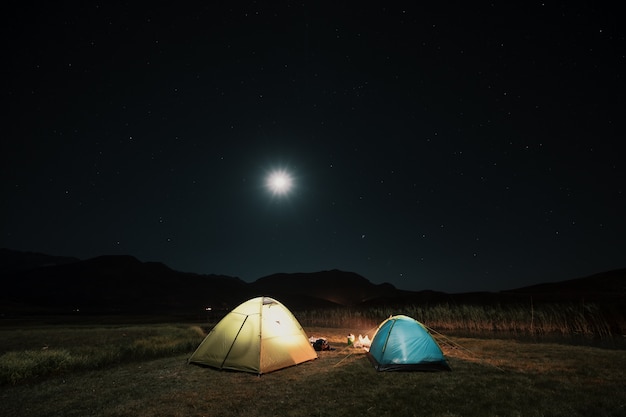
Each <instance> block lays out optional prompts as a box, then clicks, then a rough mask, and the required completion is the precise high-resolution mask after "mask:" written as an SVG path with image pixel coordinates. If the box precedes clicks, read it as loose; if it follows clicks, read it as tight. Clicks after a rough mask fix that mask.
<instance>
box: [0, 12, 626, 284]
mask: <svg viewBox="0 0 626 417" xmlns="http://www.w3.org/2000/svg"><path fill="white" fill-rule="evenodd" d="M10 3H15V4H13V5H11V6H6V7H5V10H4V13H3V14H4V17H3V21H4V22H3V26H4V27H3V29H2V30H3V32H4V33H3V44H4V46H3V65H2V68H3V77H2V78H3V85H4V88H3V94H4V102H5V111H4V117H3V118H4V129H3V133H2V136H3V137H4V138H3V140H2V144H1V145H0V155H1V156H0V158H1V159H0V163H1V168H0V170H1V171H0V172H1V179H2V181H1V184H0V185H1V193H2V204H1V206H0V207H1V214H2V216H1V220H0V233H1V234H0V247H4V248H9V249H14V250H21V251H33V252H42V253H46V254H50V255H63V256H75V257H78V258H81V259H87V258H91V257H95V256H99V255H111V254H124V255H132V256H135V257H137V258H138V259H140V260H141V261H157V262H163V263H165V264H166V265H168V266H170V267H171V268H173V269H176V270H179V271H185V272H196V273H202V274H224V275H231V276H237V277H240V278H241V279H243V280H245V281H254V280H256V279H258V278H260V277H263V276H265V275H269V274H272V273H276V272H317V271H322V270H330V269H341V270H345V271H352V272H356V273H358V274H360V275H362V276H364V277H365V278H367V279H369V280H370V281H372V282H374V283H382V282H390V283H392V284H394V285H395V286H396V287H398V288H401V289H407V290H422V289H433V290H440V291H447V292H465V291H482V290H488V291H497V290H503V289H510V288H516V287H520V286H525V285H530V284H535V283H540V282H548V281H560V280H565V279H570V278H577V277H581V276H586V275H590V274H593V273H597V272H603V271H606V270H610V269H615V268H623V267H626V190H625V185H624V184H625V179H626V162H625V161H626V158H625V156H626V155H625V152H624V145H623V143H624V138H626V129H625V127H626V126H625V117H624V116H625V115H626V104H625V103H626V100H625V94H624V93H625V88H624V87H625V85H624V77H626V57H625V53H626V52H625V51H626V43H625V34H624V25H623V19H622V18H621V15H620V14H619V13H618V12H617V10H614V9H612V8H610V6H606V5H605V4H603V3H598V4H596V3H594V2H582V1H567V2H550V1H546V2H540V1H526V2H518V3H519V4H517V5H511V3H512V2H505V1H496V2H458V3H457V2H434V3H436V4H435V5H433V4H431V3H432V2H428V5H427V6H424V5H422V4H421V3H423V2H406V3H405V4H402V3H399V2H384V1H381V2H351V3H347V2H320V1H314V2H306V1H305V2H302V1H299V2H288V1H284V2H282V1H281V2H269V1H268V2H264V1H251V2H239V1H225V2H217V3H218V4H217V5H216V4H214V3H216V2H206V1H205V2H193V3H191V2H170V3H171V4H170V5H169V6H156V5H149V6H146V5H145V4H136V5H133V3H141V2H129V3H131V5H126V6H121V5H109V4H108V3H109V2H102V3H99V2H89V1H85V2H76V3H72V2H49V3H45V4H40V5H37V6H36V7H35V6H33V4H35V3H37V2H10ZM116 3H117V2H116ZM146 4H147V3H146ZM615 7H617V6H615ZM7 106H8V109H7V108H6V107H7ZM276 171H282V172H284V173H286V174H287V175H288V176H289V178H287V179H286V181H291V184H292V188H291V189H290V190H289V191H287V192H285V193H276V192H273V191H272V190H271V189H269V188H268V184H267V181H268V176H269V175H271V174H272V173H273V172H276ZM294 285H297V283H294Z"/></svg>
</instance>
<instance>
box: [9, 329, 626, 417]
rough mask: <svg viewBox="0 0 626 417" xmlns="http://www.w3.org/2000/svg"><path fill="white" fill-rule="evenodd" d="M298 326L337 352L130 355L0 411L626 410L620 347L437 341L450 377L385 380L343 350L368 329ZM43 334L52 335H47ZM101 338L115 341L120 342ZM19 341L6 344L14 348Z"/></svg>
mask: <svg viewBox="0 0 626 417" xmlns="http://www.w3.org/2000/svg"><path fill="white" fill-rule="evenodd" d="M152 327H155V328H156V329H152ZM163 327H166V328H168V327H170V326H156V325H155V326H137V328H136V329H135V328H133V327H125V328H111V327H105V328H101V329H98V328H97V326H96V328H95V329H94V331H96V332H97V331H98V330H99V331H101V332H103V333H109V332H113V333H117V332H119V331H123V332H124V333H126V336H125V337H127V338H128V337H129V338H131V339H134V338H137V340H144V339H145V340H147V338H149V337H152V336H154V335H155V334H162V333H164V332H165V330H164V329H163ZM172 327H173V328H175V329H178V330H181V329H182V330H183V331H182V334H187V331H189V332H190V333H195V331H196V330H192V328H193V327H194V325H180V326H172ZM122 329H123V330H122ZM43 330H45V329H38V331H37V332H35V333H36V334H40V332H43ZM59 330H61V329H59ZM74 330H76V332H77V334H76V335H74V336H73V343H80V342H79V340H80V339H81V336H80V333H81V331H82V330H86V329H80V330H79V329H74ZM178 330H176V331H178ZM305 330H306V332H307V334H308V335H309V336H315V337H325V338H326V339H327V340H328V341H329V343H330V345H331V346H332V347H333V348H334V349H335V350H333V351H324V352H318V356H319V357H318V359H316V360H313V361H310V362H306V363H303V364H300V365H297V366H294V367H290V368H286V369H282V370H279V371H276V372H272V373H269V374H265V375H262V376H260V377H259V376H256V375H252V374H248V373H242V372H229V371H218V370H215V369H212V368H204V367H200V366H196V365H189V364H187V359H188V357H189V355H190V354H191V353H192V351H193V348H189V349H188V350H187V351H185V352H179V353H173V354H167V355H165V356H163V357H158V358H152V359H142V360H139V358H138V357H135V359H134V360H132V361H125V362H121V363H116V364H114V365H113V366H107V367H102V368H99V369H97V370H90V371H88V370H85V369H83V370H82V371H72V372H69V371H68V372H62V373H60V374H56V375H49V376H48V377H46V378H39V379H37V380H33V379H30V380H29V381H28V382H27V383H20V384H15V385H11V384H5V385H4V386H2V387H0V404H2V415H3V416H5V417H13V416H35V417H39V416H55V417H56V416H64V417H73V416H77V417H78V416H80V417H84V416H107V417H109V416H111V417H112V416H116V417H117V416H181V417H182V416H190V417H195V416H224V417H228V416H247V417H257V416H337V417H344V416H346V417H347V416H351V417H354V416H355V415H358V416H470V417H472V416H480V417H485V416H568V417H572V416H625V415H626V394H624V393H625V392H626V382H625V380H624V376H623V369H626V352H625V351H623V350H618V349H602V348H597V347H589V346H572V345H567V344H554V343H521V342H519V341H516V340H512V339H506V340H504V339H479V338H458V337H446V338H445V339H444V340H441V346H442V349H443V351H444V354H445V356H446V358H447V360H448V361H449V363H450V365H451V367H452V372H435V373H429V372H426V373H424V372H389V373H385V372H376V371H375V370H374V368H373V366H372V365H371V363H370V362H369V360H368V359H367V357H366V354H365V352H364V351H363V350H362V349H356V348H354V347H349V346H348V345H347V338H346V336H347V334H348V333H357V332H365V331H367V330H368V329H364V328H327V327H311V328H305ZM50 331H51V332H52V333H54V329H50ZM65 331H66V332H69V333H66V334H71V333H72V331H70V330H67V329H66V330H65ZM168 331H169V330H168ZM3 333H5V334H6V330H5V331H3ZM9 333H10V332H9ZM84 334H89V337H88V338H87V339H84V341H87V340H90V338H92V337H93V334H92V333H89V332H87V333H84ZM84 334H83V335H84ZM146 335H148V337H147V338H146ZM370 336H372V335H371V334H370ZM103 337H104V339H108V340H112V339H115V338H116V337H119V336H114V335H109V336H103ZM179 337H181V335H179ZM182 337H185V338H186V337H187V336H182ZM16 343H17V344H19V343H18V342H17V341H16V340H13V345H14V346H15V344H16ZM89 343H91V342H89ZM130 344H132V343H130ZM194 348H195V346H194Z"/></svg>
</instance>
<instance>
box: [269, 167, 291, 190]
mask: <svg viewBox="0 0 626 417" xmlns="http://www.w3.org/2000/svg"><path fill="white" fill-rule="evenodd" d="M266 185H267V188H268V189H269V190H270V191H271V192H272V194H274V195H284V194H287V193H288V192H289V191H290V190H291V188H292V187H293V179H292V178H291V175H289V173H288V172H286V171H282V170H281V171H274V172H272V173H270V174H269V176H268V177H267V181H266Z"/></svg>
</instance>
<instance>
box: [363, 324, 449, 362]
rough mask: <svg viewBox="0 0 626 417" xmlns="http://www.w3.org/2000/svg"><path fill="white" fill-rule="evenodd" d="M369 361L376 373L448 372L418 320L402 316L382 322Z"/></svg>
mask: <svg viewBox="0 0 626 417" xmlns="http://www.w3.org/2000/svg"><path fill="white" fill-rule="evenodd" d="M367 356H368V358H369V359H370V361H371V362H372V364H373V365H374V367H375V368H376V370H377V371H449V370H450V366H449V365H448V363H447V362H446V359H445V358H444V356H443V352H442V351H441V348H440V347H439V345H438V344H437V342H436V341H435V339H433V337H432V336H431V334H430V333H429V332H428V330H427V329H426V328H425V327H424V325H423V324H422V323H420V322H419V321H417V320H415V319H413V318H411V317H408V316H404V315H398V316H392V317H389V318H388V319H387V320H385V321H383V322H382V323H381V324H380V325H379V326H378V329H377V330H376V334H374V337H373V338H372V343H371V346H370V350H369V352H368V353H367Z"/></svg>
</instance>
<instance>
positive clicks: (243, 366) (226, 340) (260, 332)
mask: <svg viewBox="0 0 626 417" xmlns="http://www.w3.org/2000/svg"><path fill="white" fill-rule="evenodd" d="M316 358H317V353H315V350H314V349H313V347H312V346H311V343H310V342H309V339H308V337H307V335H306V334H305V333H304V330H303V329H302V326H300V323H299V322H298V320H297V319H296V318H295V317H294V316H293V314H292V313H291V312H290V311H289V310H288V309H287V307H285V306H284V305H282V304H281V303H280V302H278V301H276V300H274V299H273V298H270V297H257V298H253V299H251V300H248V301H246V302H244V303H242V304H240V305H239V306H238V307H236V308H235V309H234V310H232V311H231V312H230V313H228V314H227V315H226V316H225V317H224V318H223V319H222V320H220V322H219V323H217V324H216V325H215V327H214V328H213V329H212V330H211V331H210V332H209V334H208V335H207V336H206V337H205V338H204V340H203V341H202V343H200V345H199V346H198V348H197V349H196V351H195V352H194V353H193V354H192V355H191V357H190V358H189V363H195V364H200V365H207V366H211V367H214V368H218V369H231V370H236V371H245V372H252V373H256V374H259V375H261V374H265V373H268V372H272V371H276V370H278V369H282V368H286V367H288V366H292V365H297V364H299V363H302V362H306V361H309V360H313V359H316Z"/></svg>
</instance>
